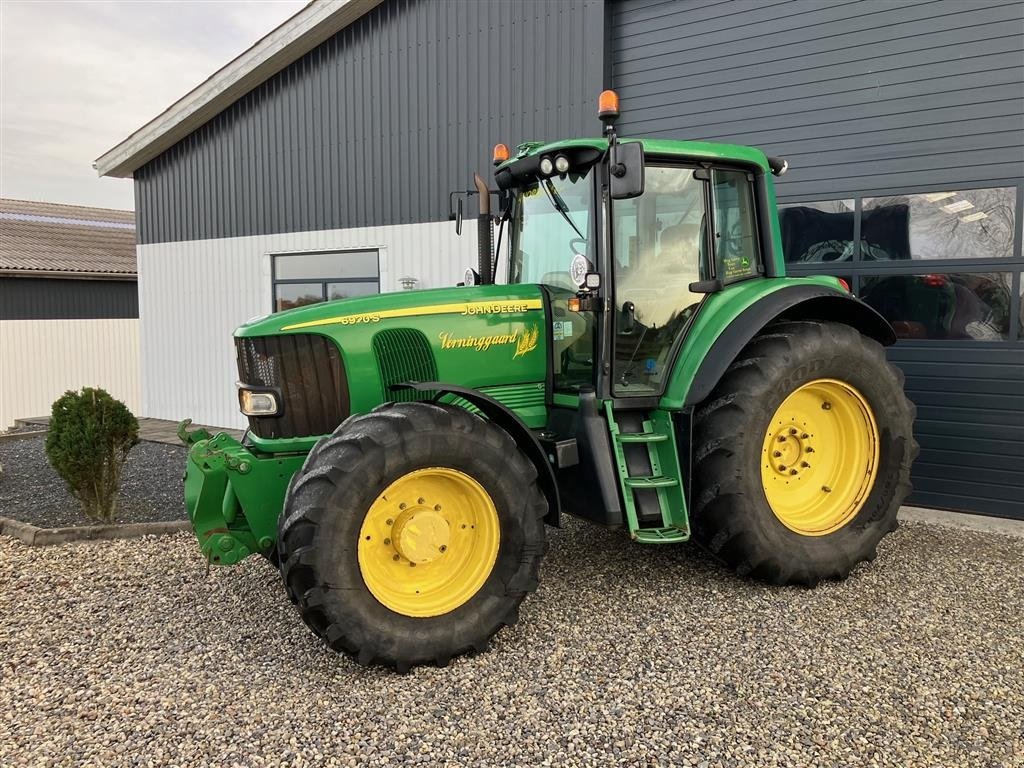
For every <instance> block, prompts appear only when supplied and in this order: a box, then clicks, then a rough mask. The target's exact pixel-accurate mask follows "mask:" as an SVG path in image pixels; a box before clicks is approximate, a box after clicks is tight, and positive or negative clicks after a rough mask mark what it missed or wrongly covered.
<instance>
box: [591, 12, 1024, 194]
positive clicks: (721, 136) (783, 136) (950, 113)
mask: <svg viewBox="0 0 1024 768" xmlns="http://www.w3.org/2000/svg"><path fill="white" fill-rule="evenodd" d="M611 26H612V29H611V33H610V37H611V40H612V49H611V57H612V73H613V74H612V77H613V82H614V85H615V87H616V88H618V89H619V92H620V96H621V97H622V108H623V120H622V122H621V124H620V125H621V132H622V133H625V134H633V135H644V136H660V137H665V138H680V139H706V140H718V141H728V142H734V143H737V144H748V145H753V146H759V147H761V148H763V149H764V150H765V151H766V152H768V153H769V154H776V155H782V156H784V157H786V158H787V159H788V160H789V161H790V164H791V170H790V171H789V173H787V175H786V176H785V177H784V178H783V179H780V183H779V185H778V191H779V196H780V199H781V200H797V199H803V200H807V199H816V198H817V199H821V198H828V197H835V196H840V197H841V196H849V195H852V194H860V193H865V194H871V193H878V192H883V191H887V190H893V189H898V190H899V191H901V192H912V191H915V190H917V189H924V188H935V187H936V186H943V187H945V186H949V185H950V184H953V185H961V186H971V187H985V186H1000V185H1007V184H1016V182H1017V181H1018V180H1019V179H1020V178H1021V177H1024V5H1022V4H1021V3H1020V2H1019V0H975V1H972V2H965V1H961V0H860V1H859V2H857V1H853V0H851V1H844V0H831V1H829V2H825V1H823V0H788V1H787V2H763V1H761V0H758V1H757V2H753V1H751V0H725V1H724V2H723V1H721V0H719V1H718V2H715V1H714V0H702V1H697V0H693V1H690V0H676V1H673V0H668V2H664V1H660V2H652V0H618V2H616V3H615V5H614V10H613V12H612V21H611Z"/></svg>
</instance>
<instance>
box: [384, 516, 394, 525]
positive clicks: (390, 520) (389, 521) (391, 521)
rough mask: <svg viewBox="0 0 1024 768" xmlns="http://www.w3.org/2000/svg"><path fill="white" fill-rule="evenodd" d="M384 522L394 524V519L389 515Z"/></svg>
mask: <svg viewBox="0 0 1024 768" xmlns="http://www.w3.org/2000/svg"><path fill="white" fill-rule="evenodd" d="M384 522H385V523H386V524H387V525H394V524H395V521H394V520H392V519H391V518H390V517H389V518H388V519H387V520H385V521H384Z"/></svg>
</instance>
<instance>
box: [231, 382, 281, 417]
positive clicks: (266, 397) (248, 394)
mask: <svg viewBox="0 0 1024 768" xmlns="http://www.w3.org/2000/svg"><path fill="white" fill-rule="evenodd" d="M238 407H239V408H240V409H241V410H242V413H243V414H244V415H246V416H276V415H277V413H278V407H277V397H276V396H275V395H274V393H273V392H253V391H252V390H249V389H244V388H241V387H240V388H239V390H238Z"/></svg>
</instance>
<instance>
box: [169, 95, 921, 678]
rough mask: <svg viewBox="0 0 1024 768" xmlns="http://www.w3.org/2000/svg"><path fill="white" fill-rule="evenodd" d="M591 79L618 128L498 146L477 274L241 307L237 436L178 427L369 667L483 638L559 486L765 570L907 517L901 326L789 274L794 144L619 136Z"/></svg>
mask: <svg viewBox="0 0 1024 768" xmlns="http://www.w3.org/2000/svg"><path fill="white" fill-rule="evenodd" d="M599 104H600V117H601V119H602V121H603V122H604V131H603V135H602V137H601V138H593V139H571V140H566V141H559V142H555V143H548V144H540V143H527V144H522V145H520V146H519V147H517V148H516V149H515V151H512V152H510V151H509V150H508V149H507V148H506V147H504V146H503V145H498V146H497V147H496V148H495V149H496V158H495V160H496V168H495V171H494V186H495V187H496V189H494V190H492V189H489V186H490V185H488V184H485V183H484V182H483V180H482V179H480V178H479V177H477V188H478V190H479V201H480V209H481V215H480V218H479V227H478V229H479V232H480V259H479V263H478V264H477V267H476V269H475V270H470V271H469V273H468V277H469V279H467V281H466V282H467V284H466V285H460V286H456V287H452V288H443V289H437V290H421V291H403V292H399V293H392V294H385V295H380V296H366V297H359V298H352V299H345V300H341V301H333V302H328V303H322V304H316V305H312V306H306V307H300V308H297V309H293V310H290V311H287V312H281V313H278V314H273V315H268V316H267V317H264V318H261V319H258V320H255V321H252V322H249V323H247V324H245V325H243V326H242V327H240V328H239V329H238V330H237V331H236V332H235V344H236V349H237V357H238V371H239V383H238V385H237V386H238V398H239V403H240V406H241V411H242V413H243V414H245V415H246V416H247V417H248V421H249V429H248V431H247V433H246V436H245V438H244V439H243V440H242V441H241V442H238V441H236V440H235V439H233V438H231V437H230V436H228V435H227V434H224V433H221V434H217V435H215V436H212V437H211V436H210V435H209V434H207V433H205V432H203V431H201V430H197V431H193V432H192V433H188V432H187V431H186V429H185V427H186V426H187V422H186V423H185V424H184V425H183V427H182V430H181V433H182V435H183V437H184V438H185V439H186V441H187V442H189V443H190V444H191V449H190V452H189V456H188V468H187V475H186V482H185V499H186V504H187V507H188V511H189V514H190V516H191V520H192V524H193V527H194V529H195V533H196V536H197V537H198V539H199V543H200V546H201V548H202V551H203V553H204V554H205V556H206V557H207V559H208V560H209V562H211V563H214V564H221V565H227V564H231V563H236V562H238V561H239V560H241V559H242V558H244V557H247V556H249V555H252V554H257V553H258V554H262V555H264V556H266V557H267V558H268V559H270V560H271V561H272V562H273V563H275V564H276V565H277V566H278V567H279V568H280V572H281V575H282V577H283V581H284V587H285V589H286V591H287V593H288V595H289V597H290V598H291V600H292V601H293V602H294V603H295V605H296V606H297V608H298V610H299V612H300V614H301V616H302V619H303V620H304V621H305V622H306V624H307V625H309V627H310V628H311V629H312V630H313V631H314V632H315V633H316V634H317V635H318V636H320V637H321V638H322V639H323V640H324V641H325V642H326V643H327V644H328V645H329V646H330V647H331V648H334V649H335V650H337V651H341V652H344V653H346V654H349V655H351V656H352V657H354V658H355V659H357V660H358V661H359V663H361V664H371V663H378V664H383V665H389V666H393V667H395V668H397V669H399V670H405V669H408V668H409V667H411V666H413V665H417V664H424V663H432V664H439V665H444V664H446V663H447V662H448V661H449V660H450V659H451V658H453V657H455V656H458V655H460V654H463V653H466V652H470V651H474V650H477V651H479V650H483V649H485V648H486V646H487V644H488V641H489V640H490V638H491V637H492V636H493V635H494V634H495V633H496V632H497V631H498V630H499V629H500V628H501V627H502V626H504V625H509V624H512V623H513V622H515V621H516V619H517V616H518V609H519V605H520V603H521V602H522V600H523V598H524V597H525V595H526V594H527V593H528V592H531V591H533V590H534V589H536V588H537V582H538V572H539V568H540V564H541V559H542V558H543V557H544V554H545V551H546V548H547V545H546V542H545V526H546V525H552V526H557V525H559V521H560V517H561V516H562V515H563V514H566V513H568V514H572V515H575V516H578V517H582V518H585V519H587V520H590V521H593V522H594V523H598V524H600V525H605V526H611V527H616V528H621V529H622V531H623V545H624V546H634V545H666V544H675V543H679V542H685V541H687V540H689V539H691V538H692V539H693V540H694V541H696V542H697V543H698V544H699V545H700V546H701V547H703V548H705V549H706V550H708V551H709V552H711V553H712V554H713V555H715V556H716V557H717V558H718V559H720V560H721V561H722V562H723V563H724V564H725V565H726V566H728V567H729V568H732V569H734V570H735V571H736V572H737V573H739V574H740V575H742V576H748V577H752V578H755V579H760V580H763V581H766V582H769V583H771V584H801V585H814V584H817V583H818V582H819V581H821V580H823V579H842V578H844V577H846V576H847V574H849V573H850V571H851V569H852V568H854V567H855V566H856V565H857V564H858V563H861V562H863V561H867V560H871V559H872V558H873V557H874V555H875V549H876V547H877V545H878V543H879V541H880V539H881V538H882V537H883V536H885V534H887V533H888V532H890V531H892V530H893V529H894V528H895V527H896V511H897V508H898V507H899V506H900V503H901V501H902V500H903V499H904V497H905V496H906V495H907V493H908V492H909V490H910V483H909V473H910V466H911V462H912V460H913V457H914V455H915V453H916V451H917V446H916V444H915V442H914V440H913V436H912V425H913V419H914V408H913V406H912V405H911V403H910V402H909V401H908V400H907V398H906V397H905V396H904V394H903V388H902V376H901V374H900V372H899V371H898V370H897V369H896V368H894V367H893V366H892V365H890V364H889V363H888V362H887V361H886V357H885V352H884V347H885V346H886V345H888V344H892V343H893V342H894V341H895V336H894V334H893V331H892V329H891V328H890V326H889V324H888V323H887V322H886V321H885V320H884V319H883V318H882V317H881V316H880V315H879V314H878V313H877V312H876V311H875V310H873V309H871V308H870V307H868V306H867V305H866V304H864V303H862V302H861V301H859V300H858V299H856V298H855V297H854V296H851V295H850V293H849V290H848V288H847V286H846V285H845V284H843V283H842V281H840V280H837V279H835V278H832V277H801V278H793V277H786V275H785V266H784V261H783V256H782V247H781V237H780V230H779V223H778V217H777V211H776V205H775V192H774V184H773V178H772V176H773V175H779V174H781V173H783V172H784V171H785V168H786V163H785V161H783V160H781V159H777V158H771V157H766V156H765V155H764V154H763V153H762V152H761V151H759V150H757V149H752V148H748V147H740V146H731V145H725V144H714V143H706V142H690V141H667V140H661V139H658V140H647V139H643V140H621V141H620V139H619V137H618V136H617V135H616V132H615V128H614V123H615V119H616V117H617V116H618V99H617V97H616V96H615V94H614V92H611V91H607V92H605V93H603V94H602V95H601V99H600V102H599ZM492 200H494V201H495V203H494V205H493V208H494V210H493V213H492V210H491V209H492V205H491V201H492ZM494 222H501V226H502V227H503V228H504V227H507V235H508V236H507V237H503V236H500V235H499V238H498V240H497V242H498V246H499V248H498V250H499V251H500V246H501V245H502V244H503V243H506V242H507V244H508V245H507V247H506V252H505V253H498V254H497V255H495V250H494V246H493V243H492V241H493V238H492V235H491V233H492V231H493V229H492V224H493V223H494ZM495 265H498V266H499V267H501V275H500V279H497V280H496V279H495V275H494V274H493V272H494V271H496V270H495Z"/></svg>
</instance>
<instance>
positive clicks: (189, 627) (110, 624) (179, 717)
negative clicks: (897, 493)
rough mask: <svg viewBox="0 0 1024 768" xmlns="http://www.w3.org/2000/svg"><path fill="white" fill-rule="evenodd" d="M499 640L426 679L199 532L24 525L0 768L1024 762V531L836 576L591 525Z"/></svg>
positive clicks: (942, 534)
mask: <svg viewBox="0 0 1024 768" xmlns="http://www.w3.org/2000/svg"><path fill="white" fill-rule="evenodd" d="M551 538H552V547H551V552H550V554H549V555H548V557H547V559H546V560H545V563H544V567H543V571H542V581H541V587H540V589H539V591H538V592H537V594H536V595H534V596H533V597H532V598H529V599H528V600H527V601H526V603H525V604H524V606H523V610H522V619H521V621H520V623H519V624H518V625H517V626H515V627H514V628H511V629H506V630H504V631H503V632H501V633H500V634H499V635H498V637H497V638H496V640H495V642H494V647H493V649H492V650H491V651H490V652H489V653H486V654H483V655H479V656H475V657H468V658H460V659H457V660H456V661H454V662H453V663H452V665H451V666H450V667H448V668H446V669H435V668H419V669H416V670H414V671H413V672H412V673H410V674H408V675H404V676H400V675H396V674H394V673H391V672H388V671H385V670H381V669H377V668H371V669H364V668H361V667H358V666H356V665H355V664H354V663H352V662H350V661H348V660H347V659H345V658H343V657H338V656H335V655H334V654H333V653H331V652H330V651H328V650H327V649H326V648H325V647H324V646H322V645H321V644H320V643H319V642H318V641H317V640H316V639H315V638H314V637H313V636H312V635H311V634H310V633H309V632H308V631H307V630H306V629H305V627H304V626H303V625H302V624H301V622H300V621H299V619H298V617H297V615H296V613H295V611H294V609H293V608H292V606H291V605H290V604H289V603H288V601H287V599H286V598H285V596H284V594H283V591H282V589H281V587H280V586H279V583H278V581H277V576H276V573H274V572H273V571H272V570H271V568H270V566H269V565H267V564H266V563H265V562H263V561H262V560H261V559H260V558H250V559H249V560H247V561H245V562H244V563H243V564H241V565H240V566H236V567H234V568H231V569H220V570H214V571H212V572H210V573H209V574H207V571H206V566H205V563H204V562H202V560H201V559H200V557H199V554H198V552H197V549H196V546H195V544H194V543H193V541H192V539H191V538H190V537H189V536H188V535H185V534H180V535H176V536H173V537H162V538H149V539H142V540H134V541H114V542H105V543H82V544H74V545H68V546H64V547H50V548H42V549H30V548H26V547H23V546H21V545H20V544H18V543H16V542H14V541H12V540H10V539H0V616H3V617H4V620H3V623H2V624H0V765H4V766H29V765H31V766H48V765H62V766H63V765H86V764H88V765H97V766H115V765H177V766H188V767H189V768H191V767H192V766H206V765H211V766H212V765H218V766H226V765H245V766H249V765H253V766H261V765H275V766H276V765H312V766H321V765H324V766H326V765H360V764H369V765H393V764H406V765H431V766H433V765H474V766H476V765H500V766H511V765H540V764H543V765H552V764H553V765H558V766H572V765H590V766H594V765H601V766H605V765H673V766H707V767H708V768H715V767H716V766H746V765H757V766H807V765H822V766H844V767H845V766H862V765H864V766H873V765H890V766H901V768H902V767H912V766H943V767H944V768H949V767H951V766H971V767H972V768H983V767H986V766H1021V765H1024V737H1022V725H1021V724H1022V722H1024V677H1022V675H1021V666H1022V654H1024V626H1022V624H1021V621H1020V617H1021V615H1022V613H1024V593H1022V580H1021V574H1022V572H1024V540H1021V539H1013V538H1010V537H1005V536H999V535H993V534H978V533H971V532H966V531H956V530H951V529H944V528H939V527H933V526H929V525H926V524H921V523H916V524H910V525H906V526H904V527H903V528H901V529H900V530H899V531H898V532H897V533H896V534H894V535H893V536H891V537H889V538H888V539H887V540H886V542H884V543H883V545H882V547H881V548H880V553H879V557H878V559H877V560H876V561H875V562H874V563H873V564H872V565H870V566H868V567H862V568H859V569H858V570H857V571H855V573H854V574H853V575H852V576H851V578H850V579H849V580H848V581H846V582H845V583H842V584H828V585H824V586H822V587H820V588H818V589H816V590H805V589H802V588H785V589H779V588H769V587H765V586H761V585H758V584H754V583H751V582H746V581H742V580H739V579H737V578H735V577H733V576H731V575H729V574H727V573H725V572H723V571H722V570H721V569H719V568H718V567H717V566H716V565H714V564H713V563H712V562H710V561H709V560H708V559H707V558H706V557H704V556H702V555H701V554H700V553H699V552H697V551H696V550H695V549H694V548H692V547H682V548H673V547H648V548H644V547H642V546H641V545H635V544H629V543H627V542H624V541H623V540H622V538H621V534H616V533H614V532H610V531H606V530H603V529H598V528H593V527H589V526H586V525H584V524H582V523H578V522H575V521H570V522H569V523H568V524H567V526H566V528H565V529H563V530H561V531H555V532H553V533H552V537H551Z"/></svg>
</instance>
